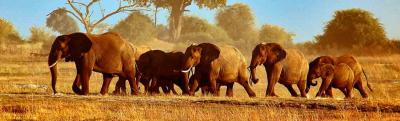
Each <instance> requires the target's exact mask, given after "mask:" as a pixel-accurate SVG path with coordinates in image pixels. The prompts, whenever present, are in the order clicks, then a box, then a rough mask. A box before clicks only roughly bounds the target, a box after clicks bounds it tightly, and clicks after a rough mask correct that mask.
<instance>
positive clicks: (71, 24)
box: [46, 8, 79, 34]
mask: <svg viewBox="0 0 400 121" xmlns="http://www.w3.org/2000/svg"><path fill="white" fill-rule="evenodd" d="M46 26H47V27H49V28H51V29H52V30H53V31H56V32H58V33H60V34H70V33H73V32H78V31H79V27H78V24H77V23H76V21H75V20H74V19H73V18H72V17H71V16H69V15H68V14H67V12H66V10H65V8H58V9H56V10H54V11H53V12H52V13H50V14H49V17H47V19H46Z"/></svg>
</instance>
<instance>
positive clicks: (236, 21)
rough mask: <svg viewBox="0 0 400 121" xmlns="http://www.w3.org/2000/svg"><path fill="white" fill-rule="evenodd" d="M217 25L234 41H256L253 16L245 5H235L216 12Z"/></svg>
mask: <svg viewBox="0 0 400 121" xmlns="http://www.w3.org/2000/svg"><path fill="white" fill-rule="evenodd" d="M216 20H217V25H218V26H220V27H222V28H223V29H224V30H225V31H226V32H227V33H228V35H229V36H230V37H231V38H232V39H233V40H235V41H239V40H246V41H248V40H250V41H255V40H257V34H256V33H257V32H256V30H255V27H254V26H255V24H254V16H253V13H252V11H251V9H250V7H249V6H248V5H246V4H242V3H237V4H234V5H232V6H229V7H227V8H224V9H221V10H220V11H218V13H217V16H216Z"/></svg>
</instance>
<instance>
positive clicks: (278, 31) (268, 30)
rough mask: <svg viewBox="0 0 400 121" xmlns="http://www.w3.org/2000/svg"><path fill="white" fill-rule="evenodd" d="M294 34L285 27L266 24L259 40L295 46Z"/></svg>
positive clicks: (262, 28)
mask: <svg viewBox="0 0 400 121" xmlns="http://www.w3.org/2000/svg"><path fill="white" fill-rule="evenodd" d="M293 36H294V34H292V33H289V32H287V31H286V30H285V29H284V28H282V27H279V26H275V25H269V24H265V25H263V26H262V27H261V30H260V32H259V41H261V42H274V43H279V44H281V45H283V46H284V47H290V46H293Z"/></svg>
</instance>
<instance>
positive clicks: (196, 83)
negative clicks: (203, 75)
mask: <svg viewBox="0 0 400 121" xmlns="http://www.w3.org/2000/svg"><path fill="white" fill-rule="evenodd" d="M193 78H194V79H193V83H192V84H191V85H190V91H189V95H190V96H194V93H195V92H196V90H197V89H198V88H199V80H198V78H196V77H193ZM201 91H202V93H203V95H204V91H203V88H202V89H201Z"/></svg>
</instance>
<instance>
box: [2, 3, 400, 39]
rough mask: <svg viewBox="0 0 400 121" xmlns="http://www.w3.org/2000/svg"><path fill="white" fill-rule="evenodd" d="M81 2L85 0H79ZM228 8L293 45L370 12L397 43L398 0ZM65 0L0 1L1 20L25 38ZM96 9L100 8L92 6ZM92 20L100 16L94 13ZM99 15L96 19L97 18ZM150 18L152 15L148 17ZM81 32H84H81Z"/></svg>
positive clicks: (192, 9) (208, 15)
mask: <svg viewBox="0 0 400 121" xmlns="http://www.w3.org/2000/svg"><path fill="white" fill-rule="evenodd" d="M81 1H83V2H85V1H87V0H81ZM117 1H118V0H103V1H102V2H101V3H100V4H101V5H102V7H103V8H104V9H106V11H111V10H114V9H115V8H116V7H117V6H118V4H117ZM227 1H228V3H227V5H232V4H235V3H244V4H247V5H249V6H250V8H251V9H252V12H253V14H254V15H255V17H256V18H255V19H256V20H255V22H256V27H258V28H260V27H261V26H262V25H264V24H273V25H278V26H281V27H283V28H285V30H286V31H288V32H291V33H294V34H295V37H294V42H304V41H310V40H313V39H314V36H316V35H318V34H322V33H323V28H324V26H325V25H326V23H327V22H328V21H329V20H331V19H332V17H333V15H334V12H335V11H337V10H343V9H350V8H361V9H364V10H368V11H370V12H371V13H372V14H374V16H375V17H376V18H378V20H379V21H380V22H381V23H382V25H383V26H384V28H385V30H386V32H387V35H388V37H389V38H396V39H400V7H399V6H400V0H227ZM65 3H66V0H0V17H1V18H4V19H6V20H8V21H10V22H11V23H13V24H14V26H15V27H16V28H17V31H19V32H20V34H21V35H22V36H23V37H25V38H27V37H28V36H29V28H30V27H32V26H45V23H46V17H47V14H49V13H50V12H51V11H52V10H55V9H57V8H58V7H66V8H68V7H69V6H68V5H67V4H65ZM94 7H95V9H96V8H98V7H99V4H96V5H94ZM187 10H189V11H188V12H186V13H185V14H187V15H195V16H199V17H202V18H204V19H207V20H208V21H209V22H210V23H215V13H216V12H217V10H210V9H207V8H203V9H200V8H198V7H197V6H196V5H194V4H193V5H191V6H189V7H188V8H187ZM94 15H95V16H94V17H99V16H100V15H99V14H96V13H94ZM96 15H98V16H96ZM149 15H150V16H153V14H152V13H149ZM126 16H127V13H120V14H117V15H115V16H112V17H110V18H108V19H107V20H106V21H105V22H106V23H107V24H109V25H114V24H116V23H117V22H118V21H120V20H122V19H123V18H124V17H126ZM157 18H158V23H164V24H165V23H167V18H168V11H167V10H163V11H161V12H160V13H159V14H158V16H157ZM81 31H83V29H81Z"/></svg>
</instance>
